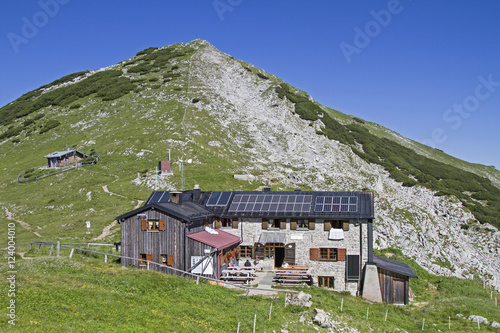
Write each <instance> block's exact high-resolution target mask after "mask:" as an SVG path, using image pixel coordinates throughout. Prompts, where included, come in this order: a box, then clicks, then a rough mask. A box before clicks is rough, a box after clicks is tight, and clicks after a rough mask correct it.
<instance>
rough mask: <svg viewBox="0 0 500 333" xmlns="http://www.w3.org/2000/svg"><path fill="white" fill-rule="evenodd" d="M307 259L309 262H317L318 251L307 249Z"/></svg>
mask: <svg viewBox="0 0 500 333" xmlns="http://www.w3.org/2000/svg"><path fill="white" fill-rule="evenodd" d="M309 259H311V260H319V249H313V248H310V249H309Z"/></svg>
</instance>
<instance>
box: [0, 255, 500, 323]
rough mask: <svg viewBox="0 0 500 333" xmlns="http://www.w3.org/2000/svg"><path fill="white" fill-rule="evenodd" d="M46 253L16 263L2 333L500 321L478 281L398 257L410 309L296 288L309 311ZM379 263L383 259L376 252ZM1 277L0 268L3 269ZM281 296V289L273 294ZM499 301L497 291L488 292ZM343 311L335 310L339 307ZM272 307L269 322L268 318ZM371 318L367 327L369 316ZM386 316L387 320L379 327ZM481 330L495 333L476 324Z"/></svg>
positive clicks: (280, 300) (3, 298)
mask: <svg viewBox="0 0 500 333" xmlns="http://www.w3.org/2000/svg"><path fill="white" fill-rule="evenodd" d="M48 251H49V247H44V248H42V250H38V249H37V248H34V250H32V251H28V252H27V253H26V254H25V256H34V257H35V259H32V260H21V259H20V258H17V272H18V273H17V276H16V296H15V300H16V319H17V320H16V326H15V327H9V326H10V325H9V324H8V323H7V322H6V320H3V321H2V322H1V323H0V330H2V331H6V330H7V329H9V331H14V332H28V331H29V332H47V331H49V332H62V331H65V332H83V331H90V332H96V331H99V332H122V331H127V332H150V331H166V332H235V331H236V329H237V326H238V323H240V332H251V330H252V329H253V320H254V315H255V314H256V315H257V324H256V326H257V330H256V331H257V332H263V331H267V332H272V331H276V332H279V331H280V330H281V329H285V328H286V329H287V330H288V331H289V332H316V329H319V331H320V332H326V331H327V330H326V329H321V328H319V326H317V325H316V324H307V323H302V322H301V321H300V318H301V316H304V317H305V318H306V319H307V320H309V319H310V318H312V316H313V311H314V308H319V309H323V310H325V311H327V312H328V313H330V314H331V316H332V318H333V319H334V320H337V321H342V322H344V323H346V324H347V325H348V326H350V327H354V328H357V329H358V330H360V331H361V332H369V331H374V332H400V331H401V330H404V331H407V332H418V331H421V327H422V321H423V319H424V318H425V327H426V329H425V330H426V331H431V332H435V331H437V330H438V329H439V330H441V331H445V330H448V317H450V318H451V327H452V330H451V331H453V332H470V331H472V330H475V329H477V324H476V323H472V322H470V321H466V320H463V319H459V318H458V317H456V314H458V313H461V314H463V315H465V316H466V317H467V316H469V315H471V314H475V315H481V316H484V317H486V318H488V320H490V321H493V320H496V321H497V322H499V321H500V308H499V307H495V304H494V301H492V300H491V299H490V290H489V289H483V288H482V284H481V283H480V282H478V281H475V280H461V279H456V278H446V277H436V276H433V275H431V274H428V273H426V272H425V270H423V269H422V268H420V267H419V266H418V265H416V264H415V263H414V262H412V261H409V260H407V259H406V258H403V257H401V255H400V254H399V253H400V252H398V251H397V250H385V251H384V253H388V252H390V253H392V254H393V255H394V256H395V257H392V258H397V259H398V260H402V259H403V260H404V261H407V262H408V263H409V264H410V265H411V266H412V268H413V269H414V270H415V272H416V273H417V274H418V275H419V279H412V280H411V288H412V290H413V292H414V293H415V294H416V295H417V296H416V299H415V303H414V304H412V305H409V306H396V305H388V304H372V303H369V302H367V301H365V300H363V299H361V298H359V297H353V296H350V295H349V294H346V293H338V292H334V291H330V290H325V289H322V288H318V287H298V288H290V289H293V290H303V291H304V292H306V293H309V294H311V295H312V299H311V301H312V302H313V306H312V307H311V308H302V307H296V306H290V305H289V306H287V307H286V308H285V307H284V295H283V294H280V295H279V296H276V297H265V296H251V297H247V296H242V291H239V290H233V289H227V288H223V287H220V286H213V285H210V284H208V283H206V282H202V283H200V284H199V285H196V283H195V282H194V281H192V280H189V279H186V278H181V277H173V276H168V275H164V274H161V273H158V272H148V271H141V270H138V269H135V268H122V267H121V266H120V264H119V263H117V262H108V263H107V264H105V263H104V262H103V259H102V256H97V255H96V256H93V255H91V256H87V255H84V254H79V253H76V254H74V256H73V258H72V259H69V258H67V255H68V252H69V250H68V249H62V251H61V257H58V258H56V257H54V256H52V257H46V255H47V254H48ZM379 254H381V255H383V253H379ZM0 272H1V273H2V275H3V276H6V275H7V273H6V272H7V267H6V265H5V264H2V265H1V266H0ZM280 288H281V287H280ZM6 289H7V285H6V284H2V285H1V287H0V303H1V304H7V302H8V301H9V299H10V298H9V297H8V295H7V290H6ZM494 295H495V297H499V296H500V295H499V294H498V293H494ZM342 302H343V305H342V312H341V311H340V306H341V303H342ZM271 303H272V307H273V308H272V315H271V320H268V318H269V310H270V307H271ZM367 310H368V313H369V314H368V320H367V319H366V312H367ZM386 312H387V313H388V317H387V321H385V315H386ZM481 329H482V330H483V331H486V332H494V331H495V330H494V329H492V328H491V327H490V326H486V325H482V326H481Z"/></svg>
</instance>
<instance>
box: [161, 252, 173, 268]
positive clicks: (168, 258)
mask: <svg viewBox="0 0 500 333" xmlns="http://www.w3.org/2000/svg"><path fill="white" fill-rule="evenodd" d="M160 258H161V264H162V265H165V266H173V265H174V255H172V254H162V255H160Z"/></svg>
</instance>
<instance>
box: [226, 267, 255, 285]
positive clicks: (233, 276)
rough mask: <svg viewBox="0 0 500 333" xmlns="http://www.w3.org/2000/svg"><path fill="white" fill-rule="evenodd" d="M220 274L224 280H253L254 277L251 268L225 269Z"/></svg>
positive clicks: (247, 281)
mask: <svg viewBox="0 0 500 333" xmlns="http://www.w3.org/2000/svg"><path fill="white" fill-rule="evenodd" d="M221 273H222V275H221V280H225V281H245V282H246V283H249V281H253V280H254V279H255V271H253V270H240V269H234V268H233V269H225V270H223V271H222V272H221Z"/></svg>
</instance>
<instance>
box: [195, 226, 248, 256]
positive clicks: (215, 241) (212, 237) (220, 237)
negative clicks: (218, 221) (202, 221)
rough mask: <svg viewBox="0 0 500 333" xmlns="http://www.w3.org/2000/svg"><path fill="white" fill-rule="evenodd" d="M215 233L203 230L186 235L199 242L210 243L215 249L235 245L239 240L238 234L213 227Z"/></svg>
mask: <svg viewBox="0 0 500 333" xmlns="http://www.w3.org/2000/svg"><path fill="white" fill-rule="evenodd" d="M215 231H216V232H217V234H214V233H210V232H207V231H205V230H203V231H200V232H197V233H194V234H191V235H187V237H189V238H191V239H194V240H196V241H198V242H200V243H203V244H207V245H210V246H211V247H214V248H216V249H217V250H219V251H220V250H224V249H226V248H228V247H231V246H233V245H236V244H238V243H240V242H241V239H240V238H239V237H238V236H235V235H232V234H230V233H228V232H225V231H222V230H220V229H215Z"/></svg>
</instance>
